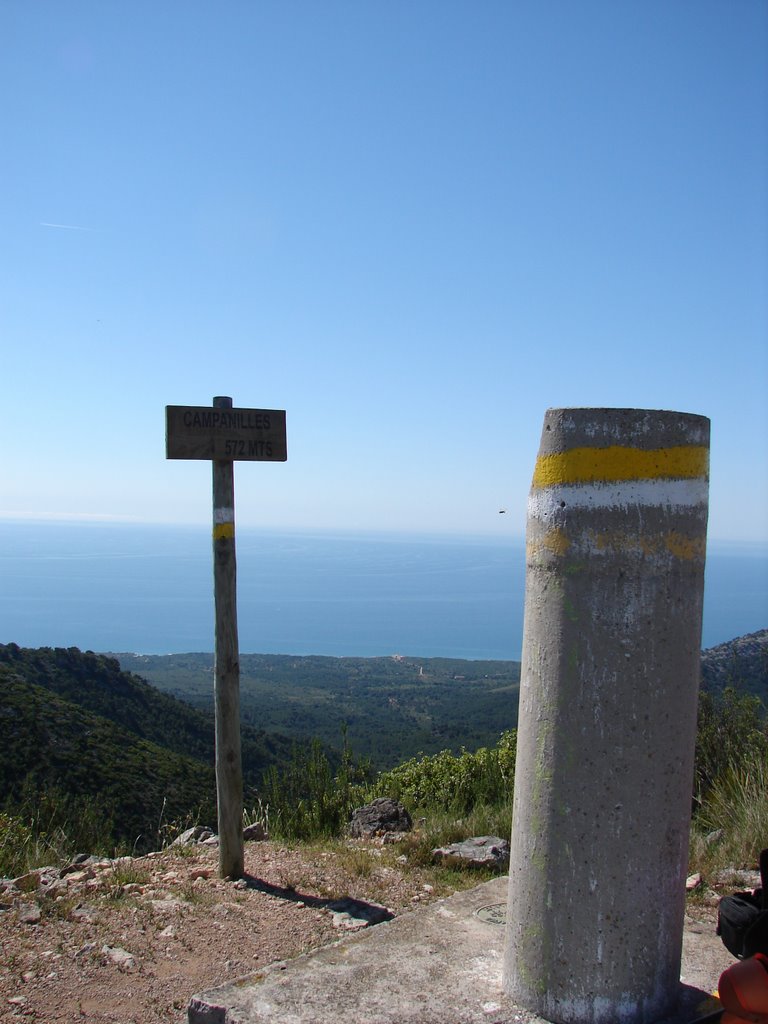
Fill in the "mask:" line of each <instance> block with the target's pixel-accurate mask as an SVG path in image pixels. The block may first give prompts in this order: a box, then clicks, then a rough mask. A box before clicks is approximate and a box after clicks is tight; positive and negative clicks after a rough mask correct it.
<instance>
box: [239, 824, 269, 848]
mask: <svg viewBox="0 0 768 1024" xmlns="http://www.w3.org/2000/svg"><path fill="white" fill-rule="evenodd" d="M266 839H269V836H268V835H267V832H266V829H265V828H264V826H263V825H259V824H258V823H257V822H254V824H253V825H246V827H245V828H244V829H243V840H244V841H245V842H246V843H263V842H264V841H265V840H266Z"/></svg>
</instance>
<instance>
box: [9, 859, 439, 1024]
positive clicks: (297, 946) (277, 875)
mask: <svg viewBox="0 0 768 1024" xmlns="http://www.w3.org/2000/svg"><path fill="white" fill-rule="evenodd" d="M217 857H218V852H217V850H216V849H215V848H212V847H206V846H199V845H194V846H185V847H181V848H179V847H176V848H175V849H174V848H169V849H168V850H166V851H164V852H162V853H157V854H149V855H148V856H146V857H137V858H121V859H120V860H116V861H110V860H95V859H89V860H88V861H85V862H84V863H78V864H71V865H68V866H67V867H66V868H65V869H64V872H63V873H62V872H60V871H59V870H58V869H42V870H40V871H37V872H31V873H30V874H29V875H27V876H22V877H21V878H20V879H16V880H15V883H14V884H13V885H8V883H7V882H0V890H2V891H0V1020H1V1021H36V1022H38V1024H43V1022H44V1024H54V1022H67V1024H71V1022H75V1021H80V1020H83V1021H92V1022H115V1024H160V1022H168V1021H175V1022H181V1021H184V1020H186V1007H187V1003H188V1001H189V997H190V996H191V995H192V994H194V993H196V992H200V991H202V990H204V989H207V988H211V987H212V986H214V985H217V984H220V983H222V982H224V981H227V980H231V979H233V978H236V977H239V976H241V975H245V974H248V973H250V972H251V971H253V970H255V969H257V968H258V967H260V966H263V965H264V964H267V963H272V962H274V961H277V960H283V959H287V958H289V957H293V956H296V955H297V954H299V953H301V952H304V951H306V950H308V949H311V948H313V947H315V946H318V945H323V944H326V943H329V942H333V941H335V940H337V939H339V938H340V937H342V936H343V934H344V933H345V932H346V931H347V930H348V929H357V928H360V927H364V926H366V924H367V923H368V922H369V921H375V920H377V919H379V920H380V919H382V918H386V917H387V916H390V915H391V914H400V913H404V912H407V911H408V910H410V909H413V908H414V907H415V906H418V905H419V904H422V903H424V902H428V901H430V900H432V899H436V898H438V897H440V896H445V895H448V894H449V892H450V891H451V889H450V888H449V887H448V886H447V885H446V884H445V883H443V884H442V885H441V884H440V882H439V881H438V879H437V878H436V877H435V874H434V873H433V872H432V871H430V869H425V868H419V867H414V866H412V865H410V864H408V863H404V855H403V854H402V853H400V852H399V851H398V850H397V849H395V848H393V847H384V846H381V845H380V844H377V843H376V842H375V841H369V842H367V843H366V842H361V841H359V842H357V843H355V844H354V845H349V846H344V845H335V846H331V845H329V846H328V847H326V848H322V847H313V848H311V849H309V848H307V849H304V848H295V849H294V848H288V847H286V846H282V845H280V844H275V843H273V842H259V843H247V844H246V847H245V868H246V874H247V877H246V879H243V880H241V881H238V882H234V883H233V882H227V881H223V880H221V879H219V878H218V877H217V871H218V860H217ZM398 858H399V859H398ZM344 900H346V901H347V902H343V901H344ZM350 900H351V902H350Z"/></svg>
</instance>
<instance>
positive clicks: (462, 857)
mask: <svg viewBox="0 0 768 1024" xmlns="http://www.w3.org/2000/svg"><path fill="white" fill-rule="evenodd" d="M432 859H433V860H436V861H440V862H442V863H444V864H467V865H471V866H472V867H483V868H506V867H507V866H508V865H509V843H508V842H507V840H506V839H499V837H498V836H475V838H474V839H465V840H464V841H463V842H462V843H451V845H450V846H441V847H438V849H436V850H433V851H432Z"/></svg>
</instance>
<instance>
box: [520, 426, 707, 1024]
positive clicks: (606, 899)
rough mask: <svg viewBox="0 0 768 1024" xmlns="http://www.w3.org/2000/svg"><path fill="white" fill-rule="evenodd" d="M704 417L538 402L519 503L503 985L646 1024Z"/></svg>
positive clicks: (682, 790) (674, 779) (688, 778)
mask: <svg viewBox="0 0 768 1024" xmlns="http://www.w3.org/2000/svg"><path fill="white" fill-rule="evenodd" d="M708 464H709V420H707V419H706V418H705V417H703V416H693V415H689V414H686V413H677V412H657V411H648V410H644V409H550V410H549V411H548V412H547V413H546V416H545V419H544V429H543V432H542V437H541V446H540V449H539V457H538V460H537V463H536V470H535V472H534V477H533V485H532V488H531V494H530V499H529V506H528V525H527V538H526V539H527V560H528V561H527V565H528V568H527V576H526V594H525V625H524V633H523V665H522V680H521V689H520V717H519V724H518V749H517V767H516V780H515V795H514V811H513V825H512V850H511V861H510V876H509V906H508V913H507V922H508V923H507V937H506V947H505V955H504V988H505V991H506V992H507V994H508V995H509V996H510V997H511V998H512V999H513V1000H514V1001H515V1002H516V1003H517V1004H518V1005H520V1006H522V1007H525V1008H526V1009H529V1010H532V1011H533V1012H534V1013H537V1014H539V1015H540V1016H542V1017H544V1018H545V1019H547V1020H550V1021H557V1022H562V1024H650V1022H653V1021H656V1020H658V1019H659V1018H661V1017H662V1016H664V1015H665V1014H666V1013H667V1012H668V1011H669V1010H670V1008H671V1007H673V1005H674V1003H675V1001H676V999H677V993H678V981H679V976H680V960H681V952H682V935H683V915H684V909H685V876H686V868H687V855H688V830H689V822H690V813H691V790H692V781H693V756H694V747H695V737H696V704H697V689H698V677H699V650H700V642H701V612H702V600H703V584H704V552H705V542H706V523H707V509H708V504H707V502H708Z"/></svg>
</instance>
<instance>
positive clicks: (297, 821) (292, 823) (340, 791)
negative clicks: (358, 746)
mask: <svg viewBox="0 0 768 1024" xmlns="http://www.w3.org/2000/svg"><path fill="white" fill-rule="evenodd" d="M343 736H344V749H343V752H342V756H341V764H340V766H339V769H338V771H337V772H336V773H334V771H333V768H332V767H331V762H330V761H329V759H328V755H327V754H326V752H325V750H324V749H323V746H322V744H321V743H320V741H319V740H317V739H316V740H313V741H312V742H311V743H310V744H309V745H306V746H298V745H297V746H295V747H294V749H293V756H292V758H291V762H290V764H289V765H288V767H287V769H285V770H283V771H279V770H278V769H277V768H274V767H272V768H270V770H269V771H268V772H267V773H266V775H265V777H264V786H263V791H262V793H261V794H259V797H258V800H259V804H260V806H261V807H262V808H263V809H264V810H263V813H264V815H265V816H266V817H267V820H268V822H269V827H270V830H271V833H272V835H273V836H276V837H280V838H283V839H317V838H320V837H322V836H338V835H341V833H342V832H343V831H344V828H345V827H346V824H347V822H348V821H349V818H350V815H351V813H352V810H353V809H354V808H355V807H356V806H358V804H360V803H361V802H364V800H365V797H366V794H367V792H368V781H369V779H370V774H371V771H370V765H369V763H368V762H367V761H357V760H356V759H355V757H354V756H353V754H352V752H351V751H350V749H349V747H348V746H347V742H346V730H343Z"/></svg>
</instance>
